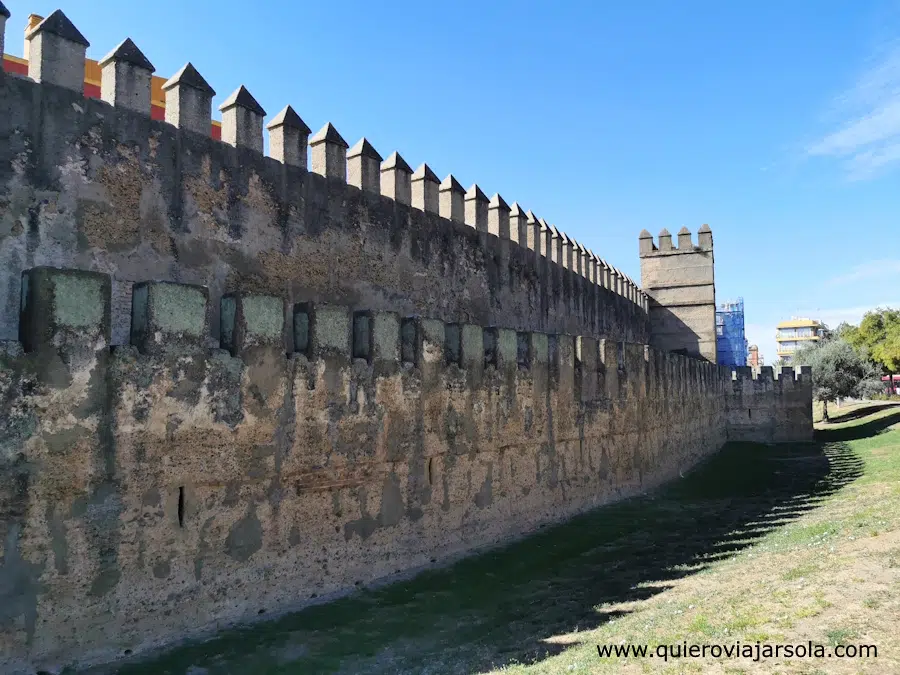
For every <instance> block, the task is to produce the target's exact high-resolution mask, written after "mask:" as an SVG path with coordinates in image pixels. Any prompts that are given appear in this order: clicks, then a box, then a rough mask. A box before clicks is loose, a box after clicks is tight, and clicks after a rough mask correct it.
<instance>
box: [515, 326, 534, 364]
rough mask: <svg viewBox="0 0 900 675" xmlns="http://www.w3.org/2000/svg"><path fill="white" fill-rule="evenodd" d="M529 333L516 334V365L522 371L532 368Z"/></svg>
mask: <svg viewBox="0 0 900 675" xmlns="http://www.w3.org/2000/svg"><path fill="white" fill-rule="evenodd" d="M528 337H529V334H528V333H516V364H517V365H518V366H519V368H520V369H522V370H528V369H529V368H531V348H530V347H531V345H530V340H529V339H528Z"/></svg>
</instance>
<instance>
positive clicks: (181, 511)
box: [178, 486, 184, 527]
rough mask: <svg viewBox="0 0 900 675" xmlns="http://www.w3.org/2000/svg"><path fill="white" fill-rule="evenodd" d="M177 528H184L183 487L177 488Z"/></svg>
mask: <svg viewBox="0 0 900 675" xmlns="http://www.w3.org/2000/svg"><path fill="white" fill-rule="evenodd" d="M178 527H184V486H181V487H180V488H178Z"/></svg>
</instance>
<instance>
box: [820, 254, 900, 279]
mask: <svg viewBox="0 0 900 675" xmlns="http://www.w3.org/2000/svg"><path fill="white" fill-rule="evenodd" d="M892 277H900V260H897V259H891V258H887V259H882V260H870V261H868V262H865V263H862V264H860V265H856V266H855V267H852V268H851V269H850V270H849V271H847V272H845V273H844V274H839V275H837V276H836V277H832V278H831V279H828V280H826V281H825V284H824V285H825V286H841V285H846V284H852V283H856V282H859V281H869V280H872V279H886V278H892Z"/></svg>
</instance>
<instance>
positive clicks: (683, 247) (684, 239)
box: [638, 225, 713, 258]
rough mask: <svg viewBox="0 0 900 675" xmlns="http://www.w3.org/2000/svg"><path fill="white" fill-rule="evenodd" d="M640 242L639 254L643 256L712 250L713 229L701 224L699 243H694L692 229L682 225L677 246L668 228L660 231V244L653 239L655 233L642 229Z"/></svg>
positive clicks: (698, 231) (698, 235)
mask: <svg viewBox="0 0 900 675" xmlns="http://www.w3.org/2000/svg"><path fill="white" fill-rule="evenodd" d="M638 240H639V242H640V247H639V254H640V256H641V257H642V258H647V257H651V256H660V255H683V254H685V253H695V252H697V251H712V248H713V240H712V230H711V229H710V227H709V225H701V226H700V229H699V230H697V244H696V246H695V245H694V243H693V240H692V237H691V231H690V230H689V229H688V228H687V227H682V228H681V229H680V230H679V231H678V242H677V246H676V245H673V242H672V235H671V234H670V233H669V231H668V230H667V229H666V228H663V229H662V230H661V231H660V233H659V245H658V246H657V245H656V243H654V241H653V235H652V234H650V233H649V232H648V231H647V230H641V233H640V235H639V237H638Z"/></svg>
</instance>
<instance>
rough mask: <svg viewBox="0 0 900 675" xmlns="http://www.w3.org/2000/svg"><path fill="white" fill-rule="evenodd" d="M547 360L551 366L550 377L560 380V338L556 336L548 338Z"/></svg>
mask: <svg viewBox="0 0 900 675" xmlns="http://www.w3.org/2000/svg"><path fill="white" fill-rule="evenodd" d="M547 359H548V361H549V366H550V377H551V379H553V380H558V379H559V338H557V337H556V336H555V335H548V336H547Z"/></svg>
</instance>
